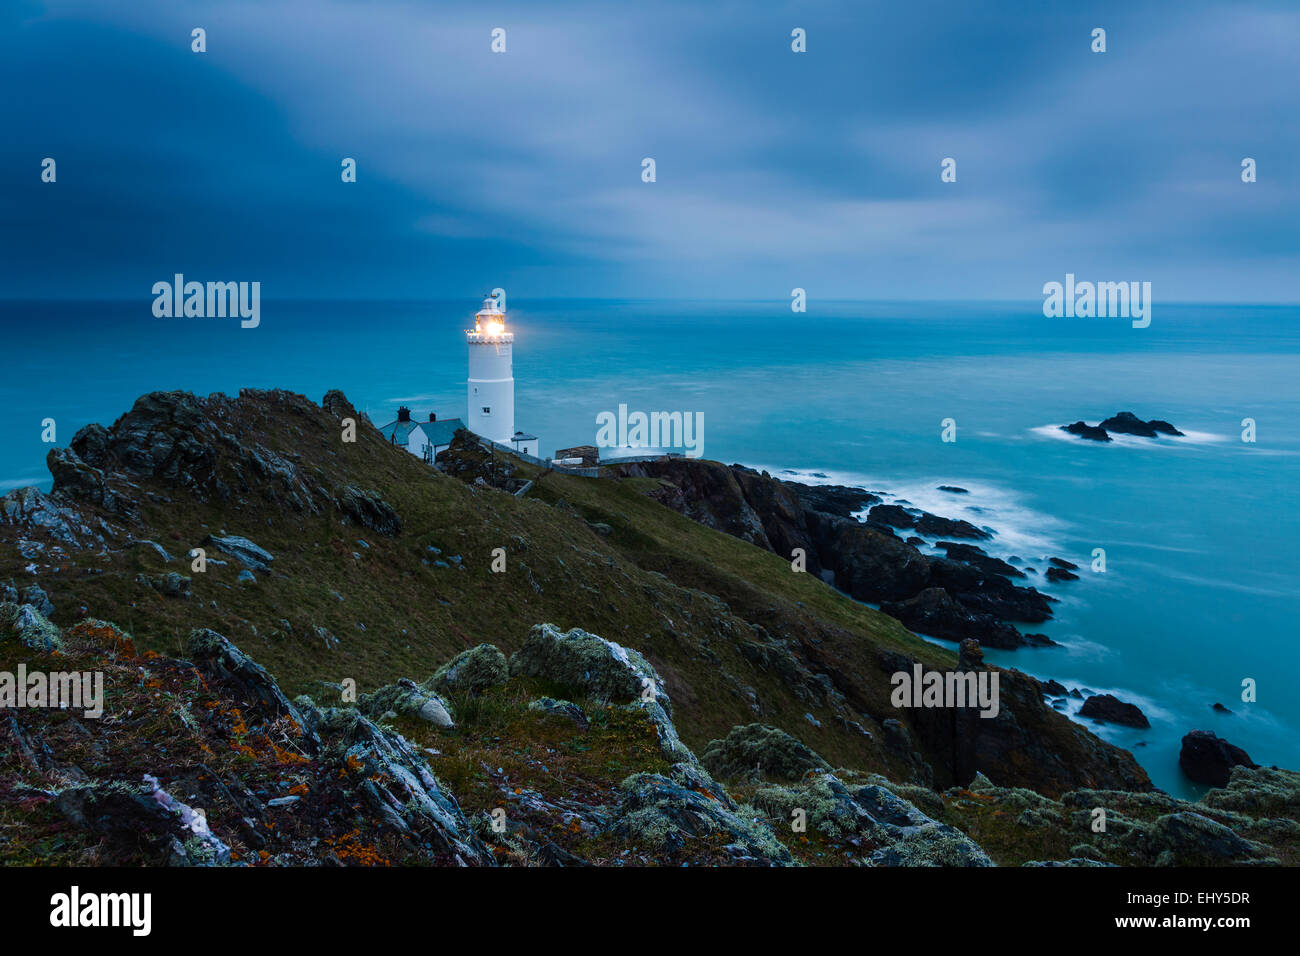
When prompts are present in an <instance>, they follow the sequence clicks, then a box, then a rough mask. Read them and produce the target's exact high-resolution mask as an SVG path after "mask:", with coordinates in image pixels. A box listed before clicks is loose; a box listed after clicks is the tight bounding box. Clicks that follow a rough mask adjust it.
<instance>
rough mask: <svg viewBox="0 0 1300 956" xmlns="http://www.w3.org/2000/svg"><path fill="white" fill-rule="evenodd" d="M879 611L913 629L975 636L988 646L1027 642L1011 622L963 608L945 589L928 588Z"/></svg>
mask: <svg viewBox="0 0 1300 956" xmlns="http://www.w3.org/2000/svg"><path fill="white" fill-rule="evenodd" d="M880 610H882V611H883V612H885V613H886V614H888V615H890V616H891V617H896V618H898V619H899V620H900V621H902V622H903V623H904V624H906V625H907V626H908V627H909V628H911V629H912V630H914V631H921V632H922V633H925V634H930V635H933V636H934V637H942V638H946V639H948V640H952V641H960V640H965V639H966V638H974V639H975V640H978V641H979V642H980V643H981V644H984V645H986V646H988V647H997V648H1005V649H1009V650H1010V649H1014V648H1017V647H1019V646H1020V645H1021V644H1023V643H1024V640H1023V639H1022V638H1021V636H1020V632H1019V631H1017V630H1016V629H1015V628H1014V627H1012V626H1011V625H1010V624H1007V623H1006V622H1004V621H999V620H998V619H997V618H995V617H994V616H993V615H991V614H984V613H981V612H978V611H971V610H969V609H967V608H965V607H962V605H961V604H959V603H958V602H957V601H955V600H954V599H953V597H952V595H950V594H949V593H948V592H947V591H945V590H944V589H943V588H926V589H925V590H924V591H922V592H921V593H920V594H918V595H917V596H916V597H914V598H910V599H909V600H906V601H898V602H889V601H887V602H885V603H884V604H881V605H880Z"/></svg>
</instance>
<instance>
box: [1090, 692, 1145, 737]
mask: <svg viewBox="0 0 1300 956" xmlns="http://www.w3.org/2000/svg"><path fill="white" fill-rule="evenodd" d="M1079 716H1080V717H1090V718H1092V719H1093V720H1101V721H1105V722H1106V723H1111V724H1123V725H1124V726H1125V727H1141V728H1143V729H1146V728H1148V727H1150V726H1151V721H1149V720H1147V717H1146V714H1144V713H1142V710H1141V708H1139V707H1138V706H1137V705H1136V704H1130V703H1127V702H1125V701H1122V700H1120V699H1119V698H1118V697H1114V696H1112V695H1111V694H1096V695H1094V696H1092V697H1089V698H1087V699H1086V700H1085V701H1084V702H1083V707H1081V708H1080V709H1079Z"/></svg>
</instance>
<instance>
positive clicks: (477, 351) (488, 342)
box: [465, 296, 540, 457]
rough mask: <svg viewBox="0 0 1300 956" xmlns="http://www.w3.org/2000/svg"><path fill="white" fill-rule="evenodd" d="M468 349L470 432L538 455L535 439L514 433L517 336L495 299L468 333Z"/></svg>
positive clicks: (485, 303)
mask: <svg viewBox="0 0 1300 956" xmlns="http://www.w3.org/2000/svg"><path fill="white" fill-rule="evenodd" d="M465 341H466V343H467V344H468V345H469V381H468V383H467V389H468V398H469V417H468V419H467V421H468V422H469V430H470V431H472V432H473V433H474V434H476V435H478V436H479V437H481V438H486V439H488V440H489V441H494V442H497V443H498V444H501V445H506V446H508V447H510V448H513V449H514V450H515V451H519V452H523V453H524V454H528V455H533V456H534V457H536V456H537V454H538V446H539V444H540V443H539V441H538V439H537V436H535V435H527V434H525V433H523V432H518V431H515V373H514V343H515V334H514V333H513V332H511V331H510V330H509V329H507V328H506V314H505V312H504V311H503V310H502V309H501V306H500V305H499V304H498V303H497V300H496V298H495V297H494V296H488V297H487V298H485V299H484V300H483V308H481V309H479V311H478V313H477V314H476V315H475V316H474V328H472V329H466V330H465Z"/></svg>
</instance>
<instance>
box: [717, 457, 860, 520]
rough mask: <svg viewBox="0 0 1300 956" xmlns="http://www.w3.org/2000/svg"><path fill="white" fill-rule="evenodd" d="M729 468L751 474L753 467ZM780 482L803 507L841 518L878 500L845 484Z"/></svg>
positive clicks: (739, 466)
mask: <svg viewBox="0 0 1300 956" xmlns="http://www.w3.org/2000/svg"><path fill="white" fill-rule="evenodd" d="M731 469H732V471H736V470H737V469H741V470H744V471H748V472H750V473H751V474H753V469H746V468H744V466H742V465H732V466H731ZM781 484H782V485H784V486H785V487H786V488H790V489H792V490H793V491H794V493H795V494H796V495H797V496H798V497H799V500H800V502H802V504H803V506H804V508H806V509H809V510H812V511H821V512H824V513H826V514H830V515H839V516H840V517H842V518H850V517H852V516H853V515H855V514H857V513H858V512H859V511H861V510H862V509H863V508H865V507H866V506H867V505H869V504H876V503H877V502H879V501H880V496H879V495H873V494H872V493H871V492H869V491H863V490H862V489H861V488H849V487H847V486H845V485H804V484H799V483H798V482H793V481H783V482H781Z"/></svg>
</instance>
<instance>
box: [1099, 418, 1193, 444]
mask: <svg viewBox="0 0 1300 956" xmlns="http://www.w3.org/2000/svg"><path fill="white" fill-rule="evenodd" d="M1098 427H1100V428H1105V429H1106V430H1107V431H1112V432H1115V433H1117V434H1120V435H1138V436H1140V437H1142V438H1155V437H1156V436H1157V435H1175V436H1181V435H1182V434H1183V433H1182V432H1180V431H1179V430H1178V429H1177V428H1175V427H1174V426H1173V425H1171V424H1169V423H1168V422H1166V421H1161V420H1160V419H1158V418H1153V419H1152V420H1151V421H1149V422H1144V421H1143V420H1142V419H1140V418H1138V417H1137V416H1136V415H1134V414H1133V413H1132V412H1118V413H1117V414H1115V415H1112V416H1111V417H1110V418H1107V419H1106V420H1104V421H1103V422H1102V423H1101V425H1100V426H1098Z"/></svg>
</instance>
